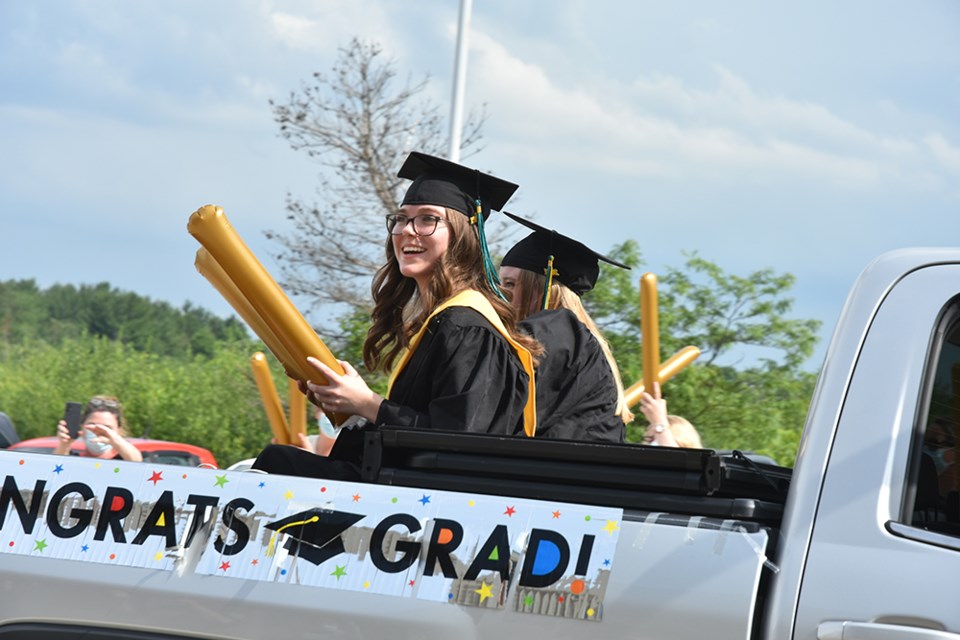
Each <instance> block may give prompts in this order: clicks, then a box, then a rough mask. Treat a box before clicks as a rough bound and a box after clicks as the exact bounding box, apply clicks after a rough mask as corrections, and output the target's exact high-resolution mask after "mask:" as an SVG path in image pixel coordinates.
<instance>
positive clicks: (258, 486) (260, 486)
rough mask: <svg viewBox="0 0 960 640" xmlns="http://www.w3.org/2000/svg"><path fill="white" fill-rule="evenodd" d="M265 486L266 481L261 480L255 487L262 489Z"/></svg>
mask: <svg viewBox="0 0 960 640" xmlns="http://www.w3.org/2000/svg"><path fill="white" fill-rule="evenodd" d="M265 486H267V483H266V482H261V483H260V484H258V485H257V488H258V489H263V488H264V487H265Z"/></svg>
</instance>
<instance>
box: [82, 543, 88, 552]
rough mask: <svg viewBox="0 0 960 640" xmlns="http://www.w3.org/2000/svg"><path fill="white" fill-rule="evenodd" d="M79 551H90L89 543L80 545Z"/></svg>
mask: <svg viewBox="0 0 960 640" xmlns="http://www.w3.org/2000/svg"><path fill="white" fill-rule="evenodd" d="M80 551H81V552H83V553H86V552H87V551H90V545H88V544H85V545H83V546H82V547H80Z"/></svg>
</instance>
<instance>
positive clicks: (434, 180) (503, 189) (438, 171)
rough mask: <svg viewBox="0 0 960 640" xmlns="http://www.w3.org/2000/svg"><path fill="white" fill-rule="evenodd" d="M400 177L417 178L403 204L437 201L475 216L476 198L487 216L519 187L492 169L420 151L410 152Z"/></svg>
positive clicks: (484, 216)
mask: <svg viewBox="0 0 960 640" xmlns="http://www.w3.org/2000/svg"><path fill="white" fill-rule="evenodd" d="M397 177H400V178H406V179H408V180H413V184H411V185H410V187H409V188H408V189H407V193H406V194H405V195H404V196H403V202H402V203H401V205H405V204H433V205H437V206H442V207H450V208H451V209H455V210H457V211H459V212H460V213H463V214H465V215H468V216H472V215H473V214H474V213H476V210H477V206H476V201H477V200H480V207H481V213H482V215H483V218H484V219H486V218H487V216H489V215H490V211H491V210H493V211H499V210H500V209H502V208H503V205H505V204H507V200H509V199H510V197H511V196H512V195H513V194H514V192H515V191H516V190H517V189H518V188H519V186H518V185H515V184H514V183H512V182H508V181H506V180H503V179H501V178H497V177H494V176H492V175H490V174H489V173H483V172H482V171H480V170H478V169H471V168H469V167H465V166H463V165H460V164H457V163H456V162H450V161H449V160H445V159H443V158H437V157H435V156H428V155H427V154H425V153H420V152H419V151H412V152H411V153H410V155H409V156H407V159H406V160H405V161H404V163H403V166H402V167H400V171H399V173H397Z"/></svg>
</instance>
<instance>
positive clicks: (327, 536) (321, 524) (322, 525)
mask: <svg viewBox="0 0 960 640" xmlns="http://www.w3.org/2000/svg"><path fill="white" fill-rule="evenodd" d="M363 518H364V516H362V515H358V514H356V513H347V512H346V511H333V510H330V509H321V508H319V507H316V508H313V509H307V510H306V511H301V512H299V513H295V514H293V515H292V516H288V517H286V518H283V519H282V520H276V521H274V522H268V523H267V524H266V525H264V526H265V527H266V528H267V529H272V530H273V531H276V533H275V534H274V536H277V535H279V534H281V533H285V534H286V535H287V541H286V543H285V544H284V545H283V548H284V549H286V550H287V551H289V552H290V554H291V555H294V556H297V557H298V558H303V559H304V560H306V561H308V562H311V563H313V564H315V565H319V564H322V563H323V562H324V561H326V560H329V559H330V558H332V557H333V556H335V555H338V554H341V553H343V552H344V550H345V549H344V547H343V538H341V537H340V534H341V533H343V532H344V531H346V530H347V529H349V528H350V527H352V526H353V525H355V524H356V523H357V522H359V521H360V520H363ZM272 543H273V540H271V545H272Z"/></svg>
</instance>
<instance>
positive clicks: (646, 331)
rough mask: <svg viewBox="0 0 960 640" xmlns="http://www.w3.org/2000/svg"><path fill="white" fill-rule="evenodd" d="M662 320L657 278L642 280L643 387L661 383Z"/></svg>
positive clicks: (648, 277) (644, 275) (647, 274)
mask: <svg viewBox="0 0 960 640" xmlns="http://www.w3.org/2000/svg"><path fill="white" fill-rule="evenodd" d="M659 323H660V320H659V317H658V312H657V276H656V275H654V274H652V273H645V274H643V276H642V277H641V278H640V333H641V340H643V342H642V343H641V348H642V351H643V385H644V386H645V387H646V388H647V389H653V383H654V382H660V326H659Z"/></svg>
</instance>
